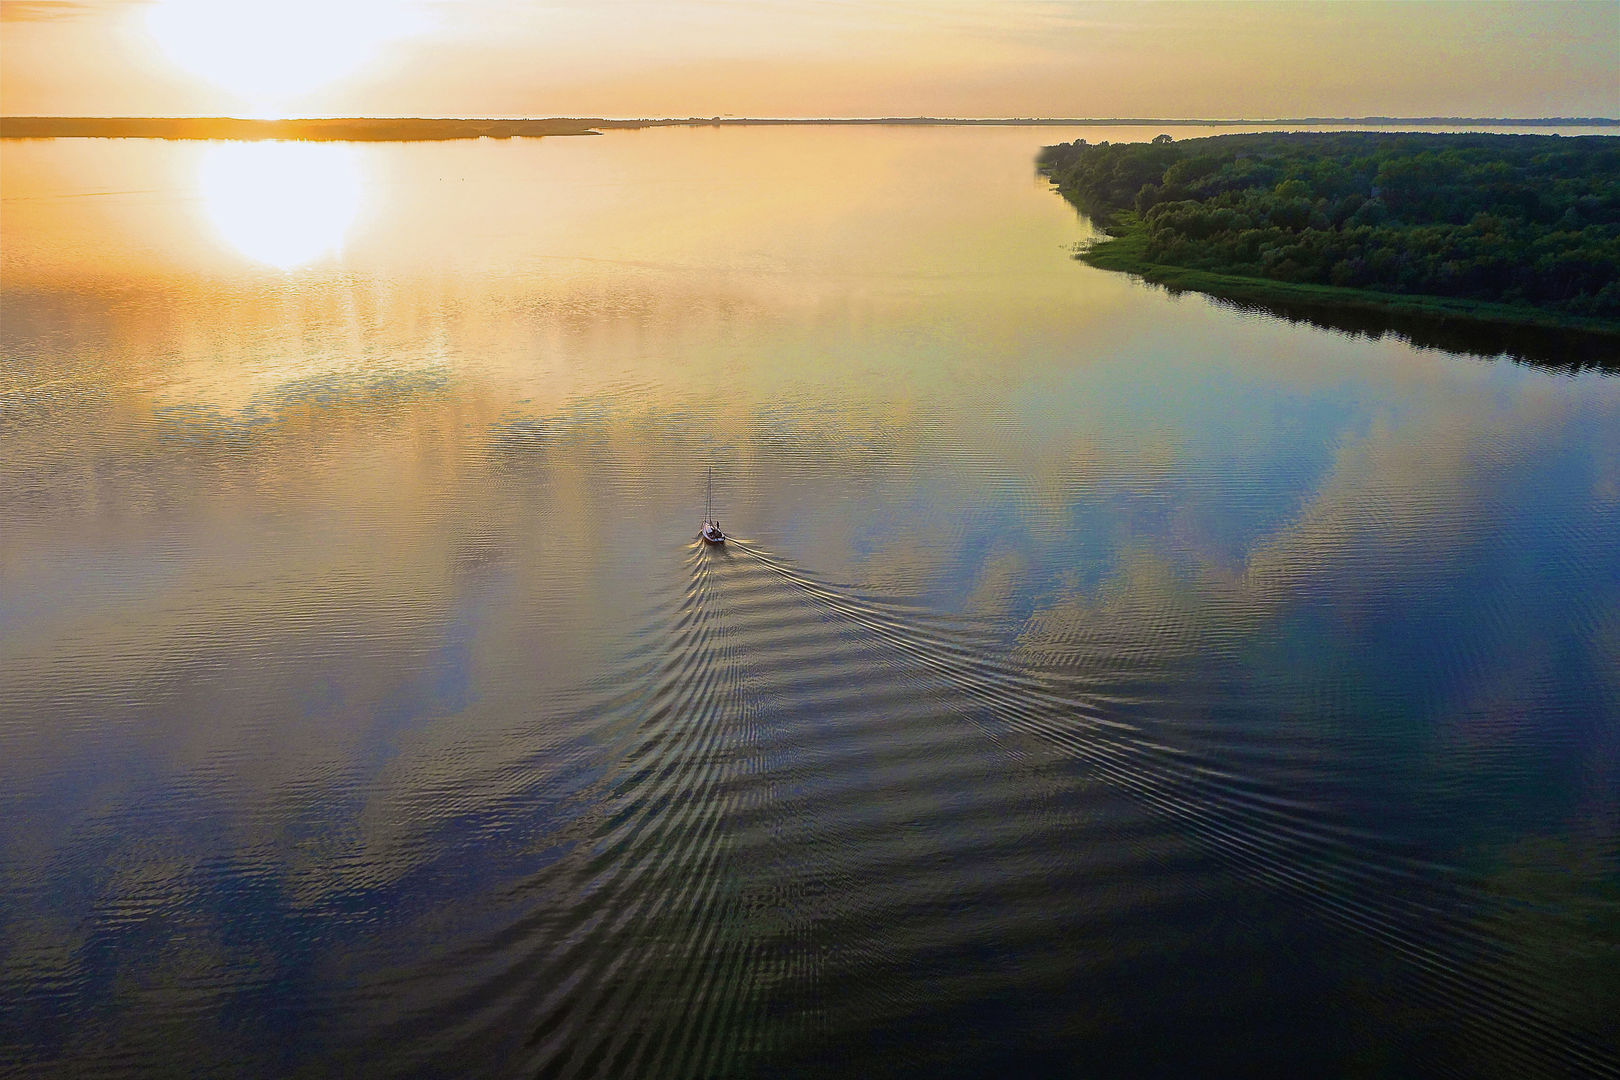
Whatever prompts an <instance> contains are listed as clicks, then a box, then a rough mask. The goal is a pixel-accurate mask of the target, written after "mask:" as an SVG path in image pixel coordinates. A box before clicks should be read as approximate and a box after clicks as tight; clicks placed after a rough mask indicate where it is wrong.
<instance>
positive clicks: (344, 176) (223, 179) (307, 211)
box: [197, 142, 365, 270]
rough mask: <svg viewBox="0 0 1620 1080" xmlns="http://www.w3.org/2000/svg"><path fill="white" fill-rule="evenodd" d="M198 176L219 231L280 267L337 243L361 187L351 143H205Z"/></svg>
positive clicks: (254, 255)
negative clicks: (207, 145) (208, 144)
mask: <svg viewBox="0 0 1620 1080" xmlns="http://www.w3.org/2000/svg"><path fill="white" fill-rule="evenodd" d="M197 181H198V188H199V190H200V193H201V196H202V206H203V211H204V213H205V214H206V215H207V217H208V220H209V221H210V222H211V223H212V224H213V226H214V228H215V229H217V230H218V232H219V234H220V236H221V237H223V238H224V239H225V240H226V241H227V242H228V243H229V244H230V245H231V246H232V247H234V248H235V249H236V250H237V251H239V252H241V253H242V254H243V255H246V256H247V257H248V258H250V259H253V260H254V261H256V262H261V263H266V264H268V265H270V266H275V267H279V268H280V269H283V270H290V269H292V268H293V267H296V266H301V265H303V264H305V263H309V262H313V261H314V260H316V259H318V258H320V257H322V256H323V255H329V254H332V253H334V252H336V251H338V250H339V249H341V248H342V246H343V242H344V238H345V237H346V236H347V234H348V232H349V229H350V227H351V226H353V224H354V221H355V218H356V217H357V216H358V214H359V211H360V203H361V198H362V195H363V191H364V186H365V185H364V181H363V177H362V174H361V169H360V163H359V159H358V156H357V155H356V154H355V152H354V149H353V148H352V147H349V146H342V145H334V144H328V143H296V142H259V143H218V144H213V145H210V146H209V147H208V148H207V150H206V151H205V152H204V154H203V158H202V162H201V163H200V165H199V166H198V177H197Z"/></svg>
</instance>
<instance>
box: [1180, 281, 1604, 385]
mask: <svg viewBox="0 0 1620 1080" xmlns="http://www.w3.org/2000/svg"><path fill="white" fill-rule="evenodd" d="M1164 288H1166V289H1167V290H1169V291H1170V292H1172V293H1175V294H1180V293H1182V292H1186V291H1187V290H1185V289H1179V288H1176V287H1174V286H1168V285H1167V286H1164ZM1206 295H1210V298H1211V299H1212V300H1214V301H1215V302H1216V303H1218V304H1220V305H1222V306H1223V307H1228V308H1232V309H1234V310H1237V311H1245V312H1255V313H1259V314H1263V315H1275V316H1278V317H1280V318H1283V319H1287V320H1288V321H1289V322H1295V323H1308V324H1310V325H1311V326H1314V327H1316V328H1318V329H1321V330H1335V331H1339V332H1341V333H1346V334H1349V335H1351V336H1352V337H1365V338H1371V339H1373V340H1375V341H1376V340H1379V339H1380V338H1383V337H1385V336H1386V335H1394V336H1395V337H1398V338H1401V339H1403V340H1405V341H1409V342H1411V343H1412V344H1413V345H1418V346H1421V347H1423V348H1428V349H1444V350H1446V351H1447V352H1456V353H1466V354H1468V355H1471V356H1489V357H1497V356H1505V357H1507V358H1508V359H1510V360H1516V361H1519V362H1521V363H1527V364H1537V365H1542V366H1551V367H1558V368H1567V369H1569V370H1571V371H1579V370H1581V369H1584V368H1601V369H1604V370H1609V371H1620V338H1617V337H1615V336H1614V335H1612V334H1599V333H1587V332H1583V331H1579V330H1557V329H1551V328H1536V327H1522V326H1507V325H1499V324H1487V323H1480V322H1477V321H1474V320H1470V319H1452V318H1446V317H1443V316H1428V315H1414V314H1409V313H1397V312H1377V311H1370V310H1367V309H1364V308H1346V307H1337V306H1330V305H1327V304H1308V303H1285V304H1280V303H1260V302H1258V301H1254V300H1237V299H1234V298H1231V297H1226V296H1215V295H1212V294H1206Z"/></svg>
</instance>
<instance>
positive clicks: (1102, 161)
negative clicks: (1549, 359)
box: [1039, 132, 1620, 352]
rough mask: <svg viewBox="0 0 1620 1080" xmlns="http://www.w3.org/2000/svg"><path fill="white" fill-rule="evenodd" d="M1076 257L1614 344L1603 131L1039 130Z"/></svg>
mask: <svg viewBox="0 0 1620 1080" xmlns="http://www.w3.org/2000/svg"><path fill="white" fill-rule="evenodd" d="M1039 165H1040V168H1041V171H1042V172H1044V173H1045V174H1046V176H1047V177H1048V178H1049V179H1050V180H1051V181H1052V182H1053V183H1054V184H1055V185H1056V186H1057V188H1058V191H1059V192H1060V193H1061V194H1062V195H1063V196H1064V198H1066V199H1067V200H1068V201H1069V202H1071V203H1073V204H1074V206H1075V207H1076V208H1077V209H1079V210H1080V212H1081V213H1083V214H1086V215H1087V216H1088V217H1090V218H1091V219H1092V220H1093V221H1095V222H1096V223H1097V224H1098V225H1099V226H1100V227H1102V228H1103V229H1104V230H1105V231H1106V232H1107V233H1108V234H1109V239H1106V240H1103V241H1100V242H1099V243H1097V244H1096V245H1094V246H1093V247H1092V248H1091V249H1089V250H1088V251H1086V252H1085V253H1084V255H1083V257H1084V258H1085V259H1086V261H1087V262H1089V263H1091V264H1092V265H1094V266H1098V267H1102V268H1104V269H1110V270H1120V271H1125V272H1129V273H1134V274H1138V275H1140V276H1141V277H1143V278H1145V279H1146V280H1149V281H1153V282H1156V283H1159V284H1162V285H1165V286H1166V287H1169V288H1177V289H1189V290H1195V291H1199V292H1205V293H1209V294H1211V295H1215V296H1220V297H1223V298H1226V299H1231V300H1236V301H1240V302H1245V303H1256V304H1273V305H1289V306H1299V305H1308V306H1310V307H1311V308H1313V309H1314V310H1316V311H1317V312H1330V311H1333V310H1341V311H1354V312H1359V313H1382V314H1385V315H1391V316H1401V317H1403V318H1414V317H1415V318H1425V319H1431V320H1434V319H1438V320H1449V321H1468V322H1471V323H1476V324H1479V325H1481V326H1501V327H1516V328H1521V329H1523V328H1531V329H1538V330H1556V331H1560V332H1574V333H1581V334H1595V335H1601V336H1603V337H1604V338H1606V339H1607V340H1608V347H1609V348H1610V350H1611V351H1616V352H1620V206H1617V205H1616V204H1615V203H1614V200H1613V199H1612V197H1611V196H1610V194H1609V190H1610V178H1611V177H1612V176H1613V175H1615V172H1616V170H1617V169H1620V139H1616V138H1614V137H1612V136H1575V137H1567V138H1560V137H1556V136H1546V135H1524V134H1517V135H1491V134H1482V133H1457V134H1436V133H1416V132H1285V133H1266V134H1241V135H1218V136H1214V137H1201V138H1195V139H1185V140H1180V141H1176V140H1172V139H1171V137H1170V136H1169V135H1160V136H1159V137H1158V138H1156V139H1154V140H1153V141H1152V143H1114V144H1110V143H1107V142H1103V143H1098V144H1095V145H1091V144H1088V143H1087V142H1085V141H1084V140H1076V141H1075V142H1073V143H1065V144H1059V145H1056V146H1049V147H1046V148H1045V150H1043V151H1042V153H1041V155H1040V158H1039Z"/></svg>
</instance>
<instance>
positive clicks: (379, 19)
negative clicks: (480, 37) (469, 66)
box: [146, 0, 429, 116]
mask: <svg viewBox="0 0 1620 1080" xmlns="http://www.w3.org/2000/svg"><path fill="white" fill-rule="evenodd" d="M428 23H429V18H428V14H427V9H426V7H425V6H423V5H422V4H420V3H417V2H413V0H157V2H155V3H153V4H152V5H151V7H150V8H149V9H148V11H147V16H146V28H147V31H148V32H149V33H150V34H151V35H152V37H153V39H154V40H156V42H157V43H158V45H159V46H160V47H161V48H162V50H163V51H164V52H165V53H167V54H168V56H169V58H170V59H171V60H173V61H174V63H175V64H177V65H178V66H180V67H182V68H184V69H186V70H187V71H189V72H191V73H192V74H193V75H197V76H200V77H201V78H204V79H207V80H208V81H209V82H212V83H214V84H215V85H217V86H219V87H220V88H221V89H224V90H226V91H229V92H230V93H232V94H234V95H236V96H237V97H238V98H240V99H242V101H243V102H244V103H245V104H246V105H247V106H248V107H249V110H250V111H252V112H253V113H255V114H256V115H260V116H274V115H278V114H279V110H280V109H282V108H283V107H285V106H286V105H288V104H290V103H291V102H293V101H296V100H297V99H299V98H301V97H302V96H304V95H305V94H308V93H309V92H310V91H312V90H316V89H319V88H320V87H322V86H325V85H327V84H328V83H331V82H333V81H335V80H337V79H340V78H343V77H344V76H346V75H349V74H352V73H353V72H355V71H357V70H359V69H360V68H361V67H363V66H364V65H365V64H367V63H368V62H370V61H371V60H373V59H374V58H375V57H376V56H377V54H378V53H379V52H380V51H381V50H382V48H383V47H384V46H385V45H387V44H388V43H389V42H391V41H395V40H398V39H400V38H405V37H410V36H413V35H415V34H419V33H422V32H424V31H426V30H427V29H428V28H429V27H428Z"/></svg>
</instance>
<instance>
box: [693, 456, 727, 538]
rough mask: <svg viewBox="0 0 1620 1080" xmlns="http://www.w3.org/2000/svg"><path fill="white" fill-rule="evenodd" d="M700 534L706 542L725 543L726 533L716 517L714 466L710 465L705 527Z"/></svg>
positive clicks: (704, 506)
mask: <svg viewBox="0 0 1620 1080" xmlns="http://www.w3.org/2000/svg"><path fill="white" fill-rule="evenodd" d="M698 536H699V537H700V538H701V539H702V540H703V542H704V543H705V544H723V543H725V542H726V534H725V533H723V532H721V531H720V522H718V521H716V520H715V517H714V466H713V465H710V466H709V493H708V496H707V497H706V498H705V500H704V502H703V528H702V529H700V530H698Z"/></svg>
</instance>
